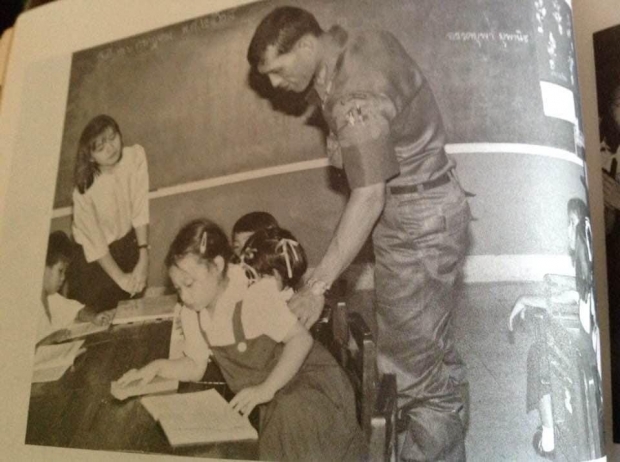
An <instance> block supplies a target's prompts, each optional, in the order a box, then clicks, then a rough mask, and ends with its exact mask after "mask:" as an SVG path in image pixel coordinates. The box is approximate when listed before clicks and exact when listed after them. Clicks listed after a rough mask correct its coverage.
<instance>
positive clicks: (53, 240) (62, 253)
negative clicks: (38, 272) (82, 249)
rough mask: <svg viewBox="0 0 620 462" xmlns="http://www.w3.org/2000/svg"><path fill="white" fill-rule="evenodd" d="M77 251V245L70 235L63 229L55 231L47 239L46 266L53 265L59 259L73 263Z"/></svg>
mask: <svg viewBox="0 0 620 462" xmlns="http://www.w3.org/2000/svg"><path fill="white" fill-rule="evenodd" d="M74 252H75V246H74V245H73V242H72V241H71V239H69V236H67V235H66V234H65V233H64V232H62V231H54V232H53V233H52V234H50V237H49V239H48V241H47V255H46V256H45V266H47V267H50V268H51V267H52V266H54V265H55V264H56V263H58V262H59V261H61V260H62V261H64V262H65V263H67V264H69V263H71V260H73V255H74Z"/></svg>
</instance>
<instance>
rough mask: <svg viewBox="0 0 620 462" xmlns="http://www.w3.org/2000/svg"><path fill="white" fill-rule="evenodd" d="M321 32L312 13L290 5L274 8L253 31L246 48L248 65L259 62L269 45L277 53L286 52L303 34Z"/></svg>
mask: <svg viewBox="0 0 620 462" xmlns="http://www.w3.org/2000/svg"><path fill="white" fill-rule="evenodd" d="M322 33H323V29H321V26H320V25H319V23H318V22H317V20H316V18H315V17H314V15H313V14H312V13H309V12H308V11H306V10H303V9H301V8H295V7H292V6H283V7H280V8H276V9H275V10H273V11H272V12H271V13H269V14H268V15H267V16H265V17H264V18H263V20H262V21H261V22H260V24H259V25H258V27H257V28H256V31H255V32H254V36H253V37H252V41H251V42H250V46H249V48H248V61H249V62H250V66H252V67H253V68H256V67H257V66H258V65H259V64H260V63H261V61H262V60H263V57H264V54H265V51H266V50H267V47H268V46H269V45H275V46H276V49H277V51H278V54H283V53H288V52H289V51H291V49H292V48H293V45H295V43H297V40H299V39H300V38H301V37H303V36H304V35H306V34H312V35H314V36H315V37H319V36H320V35H321V34H322Z"/></svg>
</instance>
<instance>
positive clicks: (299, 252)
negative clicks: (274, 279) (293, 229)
mask: <svg viewBox="0 0 620 462" xmlns="http://www.w3.org/2000/svg"><path fill="white" fill-rule="evenodd" d="M242 260H243V262H244V263H245V264H247V265H249V266H251V267H252V268H254V270H255V271H256V272H257V273H258V274H259V275H267V276H273V274H274V271H277V272H278V274H279V275H280V276H281V277H282V282H283V284H284V286H285V287H291V288H293V289H295V288H297V286H298V284H299V282H300V281H301V278H302V277H303V275H304V273H305V272H306V269H307V268H308V260H307V258H306V252H305V251H304V248H303V247H302V246H301V244H300V243H299V242H298V241H297V239H295V236H293V235H292V234H291V233H290V231H287V230H285V229H281V228H271V229H264V230H261V231H257V232H256V233H255V234H254V235H253V236H251V237H250V238H249V239H248V241H247V242H246V244H245V247H244V248H243V252H242ZM287 261H288V264H287ZM289 268H290V270H289ZM289 271H290V272H289Z"/></svg>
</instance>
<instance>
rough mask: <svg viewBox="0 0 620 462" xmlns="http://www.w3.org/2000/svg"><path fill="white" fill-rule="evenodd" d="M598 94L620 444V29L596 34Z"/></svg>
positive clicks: (614, 394) (615, 407) (615, 408)
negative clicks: (619, 361)
mask: <svg viewBox="0 0 620 462" xmlns="http://www.w3.org/2000/svg"><path fill="white" fill-rule="evenodd" d="M593 40H594V57H595V65H596V91H597V97H598V115H599V135H600V153H601V166H602V168H603V199H604V203H605V242H606V256H607V287H608V299H609V308H610V309H609V326H610V327H609V336H610V356H611V382H612V399H613V422H614V427H613V439H614V442H620V370H618V361H617V358H618V357H619V355H620V343H619V342H620V332H619V331H618V326H619V324H618V323H619V322H620V320H619V319H618V309H617V307H618V306H619V304H620V285H619V281H618V277H617V275H618V269H619V268H620V266H618V265H619V264H620V222H619V221H618V220H617V217H618V210H620V174H619V173H618V154H619V149H618V148H619V147H620V56H619V55H618V47H620V26H615V27H611V28H609V29H605V30H602V31H599V32H597V33H595V34H594V37H593Z"/></svg>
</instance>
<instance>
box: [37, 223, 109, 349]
mask: <svg viewBox="0 0 620 462" xmlns="http://www.w3.org/2000/svg"><path fill="white" fill-rule="evenodd" d="M73 252H74V245H73V243H72V242H71V240H70V239H69V237H68V236H67V235H66V234H65V233H63V232H62V231H55V232H53V233H52V234H50V237H49V240H48V245H47V256H46V258H45V271H44V273H43V291H42V294H41V302H42V304H43V311H41V312H40V315H39V319H38V324H37V342H39V341H40V340H42V339H44V338H48V339H49V340H50V341H59V340H62V339H63V338H64V337H66V335H67V333H68V332H67V330H66V328H67V327H68V326H70V325H71V324H73V322H74V321H83V322H92V323H93V324H96V325H98V326H103V325H107V324H109V323H110V322H111V321H112V318H113V317H114V310H109V311H104V312H101V313H99V314H96V313H95V312H94V311H92V310H91V309H90V308H86V307H85V306H84V305H83V304H82V303H80V302H78V301H76V300H70V299H67V298H65V297H63V296H62V295H61V294H60V293H58V291H59V290H60V288H61V287H62V285H63V284H64V282H65V273H66V271H67V267H68V266H69V263H70V262H71V259H72V258H73ZM50 334H51V335H50Z"/></svg>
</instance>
